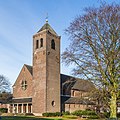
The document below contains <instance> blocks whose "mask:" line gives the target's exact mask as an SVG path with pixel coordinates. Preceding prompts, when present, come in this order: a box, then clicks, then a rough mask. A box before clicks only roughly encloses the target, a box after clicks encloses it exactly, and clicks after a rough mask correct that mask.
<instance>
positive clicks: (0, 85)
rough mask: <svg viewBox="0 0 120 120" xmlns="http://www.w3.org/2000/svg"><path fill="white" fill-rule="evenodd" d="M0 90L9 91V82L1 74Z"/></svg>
mask: <svg viewBox="0 0 120 120" xmlns="http://www.w3.org/2000/svg"><path fill="white" fill-rule="evenodd" d="M0 92H10V82H9V80H8V79H7V78H6V77H5V76H3V75H0Z"/></svg>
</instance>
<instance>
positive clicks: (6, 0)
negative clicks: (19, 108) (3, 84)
mask: <svg viewBox="0 0 120 120" xmlns="http://www.w3.org/2000/svg"><path fill="white" fill-rule="evenodd" d="M100 1H101V0H0V75H4V76H6V77H7V78H8V79H9V81H10V82H11V85H13V84H14V82H15V80H16V79H17V77H18V75H19V73H20V70H21V68H22V67H23V65H24V64H28V65H32V40H33V39H32V36H33V35H34V34H35V33H36V32H37V31H38V30H39V29H40V28H41V27H42V26H43V25H44V24H45V19H46V16H47V14H48V22H49V24H50V25H51V26H52V28H53V29H54V30H55V31H56V32H57V34H58V35H60V36H61V53H62V52H63V51H64V50H65V48H66V47H68V45H69V42H70V41H69V40H68V36H67V35H65V33H64V30H65V29H66V28H67V27H68V26H69V25H70V22H72V21H73V20H74V18H75V17H76V16H77V15H82V14H84V8H86V7H99V6H100ZM104 1H105V2H106V3H114V2H115V3H117V4H120V0H104ZM71 70H72V68H71V67H68V66H67V67H66V66H65V65H64V64H61V73H64V74H68V75H71V74H72V72H71Z"/></svg>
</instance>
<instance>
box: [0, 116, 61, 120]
mask: <svg viewBox="0 0 120 120" xmlns="http://www.w3.org/2000/svg"><path fill="white" fill-rule="evenodd" d="M0 120H63V119H62V118H35V117H19V116H13V117H5V116H4V117H2V119H0Z"/></svg>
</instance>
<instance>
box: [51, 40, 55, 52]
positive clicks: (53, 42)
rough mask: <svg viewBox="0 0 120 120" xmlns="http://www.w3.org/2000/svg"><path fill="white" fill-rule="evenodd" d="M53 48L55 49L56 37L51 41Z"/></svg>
mask: <svg viewBox="0 0 120 120" xmlns="http://www.w3.org/2000/svg"><path fill="white" fill-rule="evenodd" d="M51 48H52V49H54V50H55V41H54V39H52V41H51Z"/></svg>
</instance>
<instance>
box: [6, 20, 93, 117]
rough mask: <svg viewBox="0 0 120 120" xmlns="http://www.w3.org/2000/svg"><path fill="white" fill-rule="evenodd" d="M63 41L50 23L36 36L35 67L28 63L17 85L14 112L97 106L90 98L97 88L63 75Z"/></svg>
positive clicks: (39, 112) (34, 47) (42, 111)
mask: <svg viewBox="0 0 120 120" xmlns="http://www.w3.org/2000/svg"><path fill="white" fill-rule="evenodd" d="M60 39H61V37H60V36H58V34H57V33H56V32H55V31H54V30H53V28H52V27H51V26H50V25H49V23H48V21H46V23H45V24H44V25H43V26H42V28H41V29H40V30H39V31H38V32H37V33H36V34H35V35H33V65H32V66H30V65H26V64H24V65H23V67H22V69H21V71H20V73H19V75H18V77H17V79H16V81H15V83H14V85H13V98H12V101H11V102H10V103H9V104H8V112H10V113H33V114H34V115H36V116H37V115H41V114H42V113H45V112H61V111H70V112H73V111H75V110H79V109H81V110H85V109H87V108H91V107H93V106H94V103H93V102H91V101H90V100H89V99H88V95H89V92H90V91H92V90H94V89H95V87H94V85H93V84H92V83H91V82H89V81H87V80H82V79H78V78H74V77H71V76H68V75H64V74H60Z"/></svg>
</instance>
